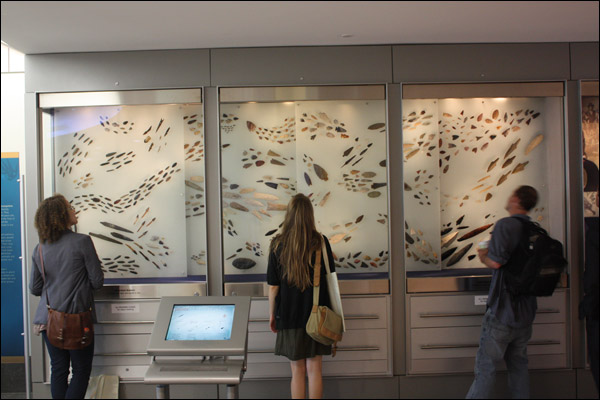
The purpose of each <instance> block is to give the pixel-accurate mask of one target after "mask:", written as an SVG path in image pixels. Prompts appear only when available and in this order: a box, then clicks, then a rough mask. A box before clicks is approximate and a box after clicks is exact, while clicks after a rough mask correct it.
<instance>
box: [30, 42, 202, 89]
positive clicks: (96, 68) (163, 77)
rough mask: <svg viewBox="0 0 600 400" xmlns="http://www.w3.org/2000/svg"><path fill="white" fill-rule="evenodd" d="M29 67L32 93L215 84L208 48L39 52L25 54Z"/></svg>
mask: <svg viewBox="0 0 600 400" xmlns="http://www.w3.org/2000/svg"><path fill="white" fill-rule="evenodd" d="M25 71H26V74H25V91H26V92H77V91H95V90H131V89H162V88H185V87H200V86H208V84H209V82H210V61H209V51H208V50H165V51H124V52H106V53H68V54H35V55H28V56H26V57H25ZM116 82H118V85H117V84H116Z"/></svg>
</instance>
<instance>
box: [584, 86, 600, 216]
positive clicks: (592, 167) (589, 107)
mask: <svg viewBox="0 0 600 400" xmlns="http://www.w3.org/2000/svg"><path fill="white" fill-rule="evenodd" d="M581 106H582V107H581V108H582V114H583V115H582V119H581V121H582V131H583V185H584V189H583V201H584V204H583V212H584V217H598V206H597V205H596V196H597V195H598V167H599V166H600V161H599V157H598V96H584V97H582V98H581Z"/></svg>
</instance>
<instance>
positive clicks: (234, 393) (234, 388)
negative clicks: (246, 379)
mask: <svg viewBox="0 0 600 400" xmlns="http://www.w3.org/2000/svg"><path fill="white" fill-rule="evenodd" d="M227 398H228V399H239V398H240V392H239V386H238V385H227Z"/></svg>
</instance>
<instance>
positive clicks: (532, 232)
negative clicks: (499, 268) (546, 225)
mask: <svg viewBox="0 0 600 400" xmlns="http://www.w3.org/2000/svg"><path fill="white" fill-rule="evenodd" d="M516 219H518V220H519V221H521V223H522V227H523V231H522V234H521V241H520V243H519V245H518V246H517V248H516V249H515V251H514V252H513V254H512V255H511V257H510V259H509V260H508V262H507V263H506V264H505V265H504V267H503V269H504V270H505V273H504V282H505V286H506V290H507V291H508V292H509V293H510V294H511V295H512V296H515V295H532V296H552V293H554V289H555V288H556V285H557V284H558V281H559V280H560V275H561V274H562V272H563V271H564V269H565V267H566V265H567V260H566V259H565V258H564V257H563V246H562V243H560V242H559V241H558V240H555V239H552V238H551V237H550V236H549V235H548V232H546V231H545V230H544V229H543V228H542V227H541V226H540V225H539V224H538V223H536V222H532V221H528V220H525V219H523V218H516Z"/></svg>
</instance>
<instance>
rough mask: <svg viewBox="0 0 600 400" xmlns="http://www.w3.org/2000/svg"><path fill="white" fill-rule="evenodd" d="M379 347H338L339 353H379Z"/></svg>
mask: <svg viewBox="0 0 600 400" xmlns="http://www.w3.org/2000/svg"><path fill="white" fill-rule="evenodd" d="M379 349H380V348H379V347H377V346H375V347H338V348H337V351H379Z"/></svg>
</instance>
